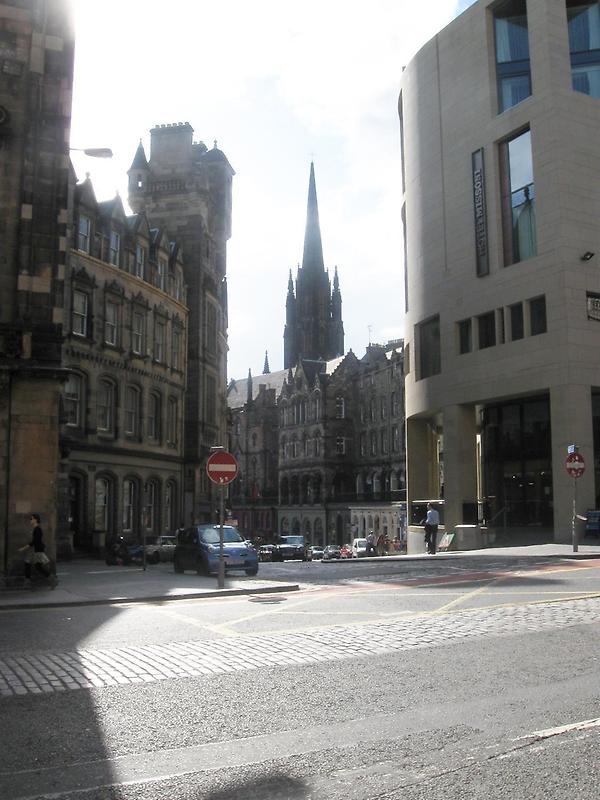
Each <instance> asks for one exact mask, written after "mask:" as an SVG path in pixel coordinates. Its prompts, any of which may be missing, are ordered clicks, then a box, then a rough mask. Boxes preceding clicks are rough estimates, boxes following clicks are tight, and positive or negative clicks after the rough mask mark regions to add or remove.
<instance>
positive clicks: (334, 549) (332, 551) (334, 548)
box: [323, 544, 342, 561]
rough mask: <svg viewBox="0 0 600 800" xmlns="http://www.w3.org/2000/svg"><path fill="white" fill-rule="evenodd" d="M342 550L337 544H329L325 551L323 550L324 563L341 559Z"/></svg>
mask: <svg viewBox="0 0 600 800" xmlns="http://www.w3.org/2000/svg"><path fill="white" fill-rule="evenodd" d="M341 557H342V556H341V554H340V548H339V545H337V544H328V545H327V547H326V548H325V550H323V561H331V560H332V559H334V558H336V559H339V558H341Z"/></svg>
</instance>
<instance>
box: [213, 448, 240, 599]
mask: <svg viewBox="0 0 600 800" xmlns="http://www.w3.org/2000/svg"><path fill="white" fill-rule="evenodd" d="M210 449H211V454H210V456H209V457H208V461H207V462H206V474H207V475H208V477H209V479H210V480H211V481H212V482H213V483H216V484H217V486H218V487H219V572H218V583H217V587H218V588H219V589H223V588H224V587H225V556H224V553H223V518H224V509H225V497H224V495H225V487H226V486H227V485H228V484H230V483H231V482H232V481H234V480H235V479H236V478H237V474H238V463H237V461H236V459H235V456H233V455H231V453H228V452H227V451H226V450H225V448H224V447H211V448H210Z"/></svg>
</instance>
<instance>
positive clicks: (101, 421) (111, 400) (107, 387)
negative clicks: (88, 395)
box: [96, 381, 115, 433]
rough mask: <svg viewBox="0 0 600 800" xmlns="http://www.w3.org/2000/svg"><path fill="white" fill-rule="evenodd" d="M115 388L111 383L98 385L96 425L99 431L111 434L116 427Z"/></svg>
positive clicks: (103, 382) (106, 382) (102, 382)
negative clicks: (114, 426)
mask: <svg viewBox="0 0 600 800" xmlns="http://www.w3.org/2000/svg"><path fill="white" fill-rule="evenodd" d="M114 406H115V387H114V386H113V384H112V383H110V382H109V381H100V382H99V383H98V393H97V396H96V414H97V421H96V425H97V428H98V430H99V431H103V432H105V433H106V432H109V433H111V432H112V430H113V425H114Z"/></svg>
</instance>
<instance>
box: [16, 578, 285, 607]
mask: <svg viewBox="0 0 600 800" xmlns="http://www.w3.org/2000/svg"><path fill="white" fill-rule="evenodd" d="M299 591H300V586H299V584H297V583H285V584H281V586H265V587H263V588H262V589H211V590H209V591H206V592H188V593H186V594H175V595H162V594H159V595H146V596H145V597H104V598H101V599H98V600H58V601H55V602H48V603H45V602H42V601H40V602H36V603H18V604H17V603H8V604H1V603H0V611H27V610H28V609H40V608H64V607H65V606H114V605H130V604H132V603H162V602H170V601H172V600H198V599H203V598H208V599H212V598H215V597H235V596H236V595H253V594H279V593H283V592H299Z"/></svg>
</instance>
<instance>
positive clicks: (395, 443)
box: [392, 425, 400, 453]
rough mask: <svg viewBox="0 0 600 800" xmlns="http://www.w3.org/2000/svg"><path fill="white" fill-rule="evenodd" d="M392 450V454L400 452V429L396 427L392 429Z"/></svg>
mask: <svg viewBox="0 0 600 800" xmlns="http://www.w3.org/2000/svg"><path fill="white" fill-rule="evenodd" d="M392 450H393V451H394V453H397V452H398V451H399V450H400V428H399V427H398V426H397V425H394V426H393V427H392Z"/></svg>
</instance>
